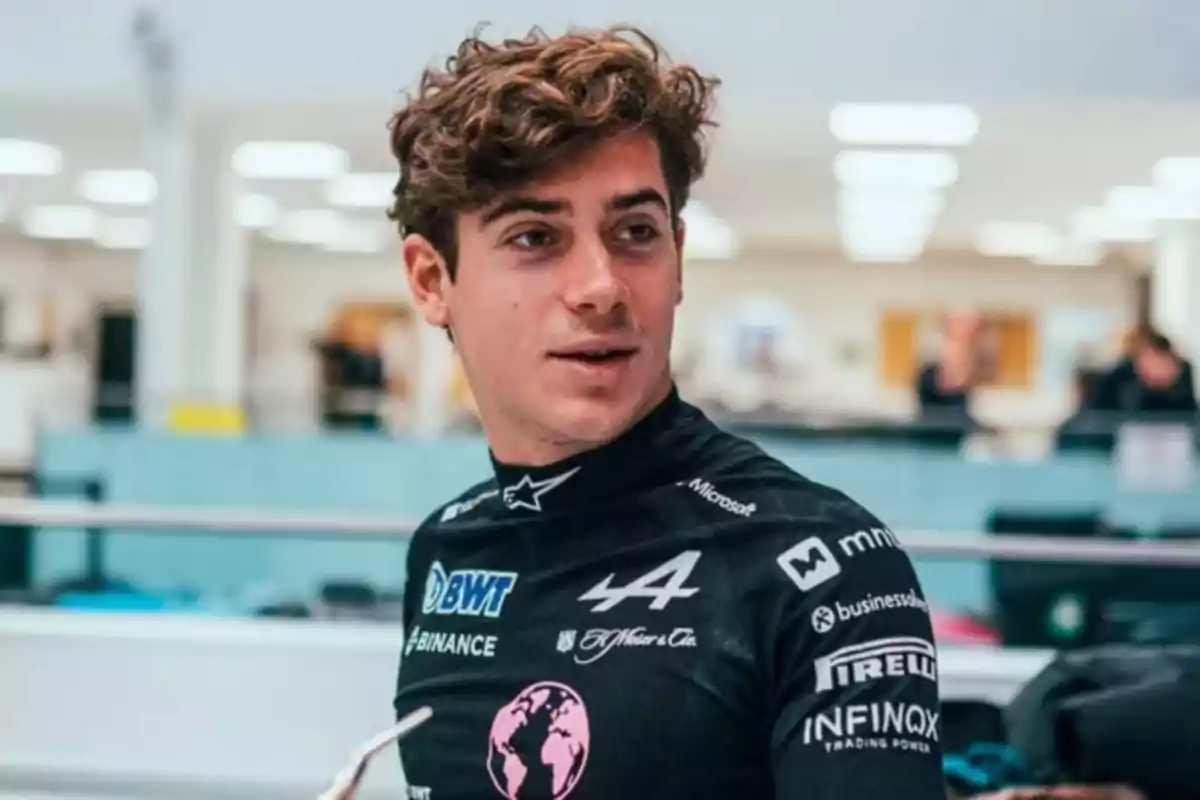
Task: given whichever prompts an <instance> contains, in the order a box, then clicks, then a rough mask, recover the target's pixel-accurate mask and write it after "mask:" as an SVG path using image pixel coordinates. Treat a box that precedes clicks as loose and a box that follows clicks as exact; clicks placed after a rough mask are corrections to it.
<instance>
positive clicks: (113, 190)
mask: <svg viewBox="0 0 1200 800" xmlns="http://www.w3.org/2000/svg"><path fill="white" fill-rule="evenodd" d="M157 193H158V183H157V182H156V181H155V179H154V175H152V174H151V173H149V172H147V171H146V170H144V169H95V170H91V171H89V172H85V173H83V176H82V177H81V178H80V179H79V194H80V196H81V197H83V199H84V200H87V201H88V202H90V203H99V204H100V205H120V206H144V205H149V204H150V203H152V202H154V198H155V196H156V195H157Z"/></svg>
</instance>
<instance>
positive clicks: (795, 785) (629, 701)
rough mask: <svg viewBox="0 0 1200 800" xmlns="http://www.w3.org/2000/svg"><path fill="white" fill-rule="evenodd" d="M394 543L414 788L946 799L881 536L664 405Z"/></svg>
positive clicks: (903, 589) (904, 579)
mask: <svg viewBox="0 0 1200 800" xmlns="http://www.w3.org/2000/svg"><path fill="white" fill-rule="evenodd" d="M493 463H494V465H495V473H496V475H495V478H494V479H493V480H491V481H488V482H487V483H484V484H480V485H479V486H476V487H474V488H472V489H470V490H469V491H467V492H466V493H464V494H463V495H461V496H460V498H459V499H457V500H456V501H454V502H453V503H450V504H449V505H447V506H444V507H442V508H440V509H439V510H438V511H437V512H435V513H434V514H433V515H432V516H431V517H430V518H429V519H428V520H427V521H426V522H425V523H424V524H422V525H421V526H420V528H419V529H418V531H417V532H416V534H415V536H414V537H413V541H412V544H411V547H410V550H409V556H408V574H409V576H410V579H409V581H408V589H407V590H406V592H405V598H404V624H405V631H406V637H405V642H404V645H403V654H402V657H401V662H400V671H399V678H398V685H397V691H396V698H395V710H396V712H397V714H405V713H407V712H409V711H411V710H413V709H416V708H419V707H421V706H429V707H430V708H431V709H432V710H433V718H432V719H431V720H430V721H429V722H428V723H426V724H425V725H424V726H423V727H422V728H420V729H418V730H417V731H416V732H415V733H414V734H413V735H412V737H411V738H409V739H407V740H405V742H404V744H403V745H402V747H401V760H402V764H403V767H404V771H405V773H406V774H407V777H408V784H409V789H408V792H409V797H410V798H418V799H424V798H428V799H429V800H465V798H488V797H509V798H559V799H561V798H567V797H570V798H571V800H582V799H583V798H596V799H597V800H619V799H620V798H659V799H660V800H699V799H700V798H736V800H765V799H768V798H781V799H782V798H788V799H789V800H801V799H803V800H941V798H944V797H945V790H944V788H943V781H942V758H941V748H940V746H939V743H938V742H939V728H940V726H939V721H938V716H939V702H938V690H937V657H936V653H935V650H934V646H933V644H932V641H933V634H932V628H931V625H930V620H929V615H928V609H927V607H926V604H925V600H924V598H923V596H922V593H921V589H920V587H919V585H918V583H917V578H916V575H915V573H914V571H913V568H912V565H911V563H910V561H909V559H908V557H907V556H906V555H905V553H904V551H903V550H901V549H900V548H899V546H898V544H897V541H896V538H895V536H894V535H893V534H892V532H891V531H889V530H888V529H887V528H886V527H885V526H884V525H883V524H882V523H880V522H879V521H878V520H877V519H875V518H874V517H872V516H871V515H870V514H869V513H867V512H866V511H865V510H863V509H862V508H861V507H860V506H858V505H857V504H855V503H854V502H853V501H852V500H850V499H848V498H847V497H846V496H844V495H842V494H840V493H839V492H837V491H835V490H833V489H830V488H827V487H825V486H821V485H819V484H817V483H813V482H811V481H809V480H806V479H804V478H802V477H800V476H798V475H797V474H796V473H794V472H793V471H791V470H790V469H789V468H788V467H786V466H784V465H783V464H781V463H780V462H779V461H777V460H775V459H773V458H771V457H770V456H768V455H766V454H765V453H763V452H762V450H760V449H759V448H758V447H757V446H756V445H754V444H752V443H750V442H748V441H746V440H744V439H741V438H739V437H736V436H733V435H731V434H728V433H726V432H724V431H722V430H720V429H719V428H717V427H716V426H715V425H714V424H713V423H712V422H710V421H709V420H708V419H707V418H706V417H705V416H704V415H703V414H702V413H701V412H700V411H699V410H698V409H696V408H694V407H692V406H690V405H688V404H687V403H684V402H683V401H681V400H680V399H679V397H678V396H677V395H676V394H675V393H674V392H673V393H672V394H671V396H670V397H669V398H668V399H667V400H666V401H665V402H664V403H663V404H662V405H661V406H659V407H658V408H657V409H656V410H655V411H653V412H652V413H651V414H650V415H649V416H648V417H647V418H646V419H645V420H643V421H642V422H641V423H639V424H638V425H637V426H635V427H634V428H633V429H632V430H631V431H629V432H628V433H627V434H625V435H624V436H623V437H621V438H620V439H618V440H617V441H615V442H613V443H612V444H609V445H606V446H605V447H602V448H600V449H598V450H594V451H591V452H588V453H585V454H583V455H581V456H577V457H574V458H571V459H569V460H567V461H564V462H561V463H558V464H555V465H552V466H549V467H539V468H525V467H513V466H509V465H505V464H501V463H495V461H494V460H493Z"/></svg>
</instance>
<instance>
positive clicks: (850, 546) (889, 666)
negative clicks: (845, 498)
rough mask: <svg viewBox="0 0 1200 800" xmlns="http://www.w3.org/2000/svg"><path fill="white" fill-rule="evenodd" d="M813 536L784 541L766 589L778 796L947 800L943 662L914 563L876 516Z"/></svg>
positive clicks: (789, 799)
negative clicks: (941, 690)
mask: <svg viewBox="0 0 1200 800" xmlns="http://www.w3.org/2000/svg"><path fill="white" fill-rule="evenodd" d="M805 527H806V526H799V527H798V529H797V530H798V531H799V532H798V533H793V534H791V535H790V536H787V537H784V538H774V542H775V546H776V549H777V552H776V553H775V554H774V563H773V564H771V565H770V569H771V575H770V577H769V578H768V579H767V580H768V589H767V596H768V597H769V598H770V599H769V601H768V602H769V604H770V607H769V611H768V613H767V622H768V624H769V625H770V626H771V628H772V630H770V631H768V633H767V637H768V642H769V643H770V664H769V669H770V671H771V679H770V684H771V713H772V725H771V758H772V765H773V772H774V783H775V797H777V798H779V800H793V799H794V800H799V799H800V798H804V800H857V798H870V797H880V798H883V797H886V798H888V799H889V800H943V799H944V798H945V796H946V790H945V784H944V782H943V773H942V751H941V745H940V730H941V725H940V719H939V717H940V713H941V712H940V703H939V696H938V688H937V654H936V651H935V649H934V645H933V629H932V624H931V622H930V618H929V613H928V607H927V605H926V602H925V598H924V596H923V594H922V592H921V588H920V586H919V584H918V581H917V577H916V573H915V571H914V569H913V567H912V564H911V562H910V561H909V558H908V556H907V555H906V554H905V553H904V551H903V550H902V549H900V547H899V545H898V542H897V541H896V538H895V536H894V535H893V534H892V533H891V531H889V530H887V529H886V528H885V527H883V526H882V525H881V524H879V523H878V522H877V521H873V520H871V519H870V518H869V517H868V516H867V515H866V514H865V513H864V514H863V515H862V518H861V519H860V518H858V515H857V514H854V515H850V516H849V521H847V522H844V523H843V522H829V521H825V522H823V523H821V524H820V525H818V526H815V528H816V529H813V528H812V527H809V528H808V529H805ZM822 529H823V530H822Z"/></svg>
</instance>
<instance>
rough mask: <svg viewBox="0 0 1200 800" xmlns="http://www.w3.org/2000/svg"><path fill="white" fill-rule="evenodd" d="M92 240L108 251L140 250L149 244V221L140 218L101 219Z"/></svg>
mask: <svg viewBox="0 0 1200 800" xmlns="http://www.w3.org/2000/svg"><path fill="white" fill-rule="evenodd" d="M94 239H95V242H96V244H97V245H99V246H100V247H104V248H106V249H109V250H141V249H142V248H144V247H146V246H148V245H149V244H150V221H149V220H146V219H142V218H140V217H116V218H109V219H103V220H100V222H99V225H98V227H97V230H96V235H95V237H94Z"/></svg>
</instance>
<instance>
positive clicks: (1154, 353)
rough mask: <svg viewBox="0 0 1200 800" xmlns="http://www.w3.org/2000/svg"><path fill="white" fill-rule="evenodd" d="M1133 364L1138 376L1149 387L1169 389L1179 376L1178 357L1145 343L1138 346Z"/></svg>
mask: <svg viewBox="0 0 1200 800" xmlns="http://www.w3.org/2000/svg"><path fill="white" fill-rule="evenodd" d="M1133 365H1134V369H1135V370H1136V371H1137V374H1138V378H1139V379H1140V380H1141V381H1142V383H1144V384H1145V385H1146V386H1149V387H1150V388H1151V389H1169V388H1171V387H1172V386H1174V385H1175V381H1176V380H1178V378H1179V359H1177V358H1176V357H1175V355H1174V354H1173V353H1165V352H1163V351H1161V350H1155V349H1154V348H1153V347H1149V346H1147V345H1143V346H1142V347H1141V348H1139V350H1138V352H1137V356H1136V357H1135V358H1134V362H1133Z"/></svg>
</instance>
